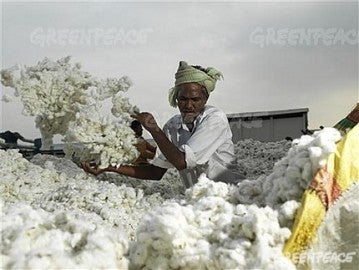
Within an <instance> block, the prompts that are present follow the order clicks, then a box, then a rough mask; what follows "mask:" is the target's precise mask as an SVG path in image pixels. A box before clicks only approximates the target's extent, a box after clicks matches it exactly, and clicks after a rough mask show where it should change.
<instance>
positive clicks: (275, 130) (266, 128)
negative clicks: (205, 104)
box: [227, 108, 309, 143]
mask: <svg viewBox="0 0 359 270" xmlns="http://www.w3.org/2000/svg"><path fill="white" fill-rule="evenodd" d="M308 111H309V109H308V108H300V109H290V110H278V111H262V112H246V113H234V114H227V118H228V121H229V125H230V127H231V129H232V133H233V142H234V143H236V142H237V141H239V140H244V139H249V138H251V139H254V140H257V141H261V142H270V141H279V140H283V139H285V138H286V137H287V138H288V137H290V138H293V139H295V138H299V137H300V136H301V135H303V133H305V132H306V131H308Z"/></svg>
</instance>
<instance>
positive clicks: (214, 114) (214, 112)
mask: <svg viewBox="0 0 359 270" xmlns="http://www.w3.org/2000/svg"><path fill="white" fill-rule="evenodd" d="M203 117H204V118H220V119H223V120H225V121H228V120H227V115H226V114H225V112H224V111H222V110H221V109H218V108H217V107H214V106H211V105H206V107H205V109H204V113H203Z"/></svg>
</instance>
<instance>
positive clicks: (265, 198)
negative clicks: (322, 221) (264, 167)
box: [237, 128, 341, 208]
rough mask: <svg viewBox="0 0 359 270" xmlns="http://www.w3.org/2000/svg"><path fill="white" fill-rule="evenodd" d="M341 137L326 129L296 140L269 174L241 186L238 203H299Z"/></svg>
mask: <svg viewBox="0 0 359 270" xmlns="http://www.w3.org/2000/svg"><path fill="white" fill-rule="evenodd" d="M340 138H341V136H340V133H339V131H338V130H336V129H334V128H324V129H323V130H321V131H317V132H315V133H314V134H313V135H312V136H309V135H305V136H302V137H301V138H300V139H295V140H294V141H293V142H292V147H291V148H290V149H289V151H288V153H287V155H286V156H285V157H284V158H282V159H281V160H280V161H278V162H277V163H275V165H274V168H273V172H272V173H271V174H270V175H268V176H260V177H258V178H257V179H253V180H248V179H247V180H244V181H242V182H241V183H239V186H238V196H237V198H238V199H239V202H240V203H246V204H253V203H255V204H258V205H269V206H271V207H273V208H275V207H276V205H281V204H283V203H285V202H287V201H290V200H295V201H300V199H301V196H302V194H303V192H304V190H305V189H307V188H308V187H309V185H310V184H311V181H312V180H313V176H314V174H315V172H316V171H317V170H318V168H321V167H323V166H325V164H326V159H327V157H328V156H329V155H330V153H333V152H334V151H335V148H336V145H335V143H336V142H338V141H339V140H340Z"/></svg>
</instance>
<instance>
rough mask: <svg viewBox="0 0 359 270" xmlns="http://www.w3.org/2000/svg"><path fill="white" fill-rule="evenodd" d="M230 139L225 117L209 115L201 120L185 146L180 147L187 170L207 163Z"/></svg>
mask: <svg viewBox="0 0 359 270" xmlns="http://www.w3.org/2000/svg"><path fill="white" fill-rule="evenodd" d="M231 138H232V132H231V130H230V127H229V124H228V120H227V118H226V117H225V115H224V116H223V115H218V114H216V115H211V116H208V117H206V118H204V119H203V121H202V122H201V123H200V124H199V125H198V126H197V127H196V130H195V132H194V133H193V135H192V136H191V138H190V139H189V140H188V141H187V143H186V144H184V145H182V146H181V147H180V150H181V151H184V152H185V156H186V163H187V168H193V167H195V166H197V165H202V164H205V163H206V162H208V160H209V159H210V157H211V156H212V155H213V153H214V152H215V151H216V150H217V149H218V148H219V147H220V146H221V145H222V144H224V143H225V142H226V141H227V140H229V139H231Z"/></svg>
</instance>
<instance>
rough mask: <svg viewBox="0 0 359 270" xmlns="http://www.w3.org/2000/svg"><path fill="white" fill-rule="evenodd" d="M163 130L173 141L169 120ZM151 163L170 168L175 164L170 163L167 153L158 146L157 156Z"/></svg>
mask: <svg viewBox="0 0 359 270" xmlns="http://www.w3.org/2000/svg"><path fill="white" fill-rule="evenodd" d="M162 130H163V132H164V133H165V135H166V137H167V138H168V139H169V140H170V141H171V142H172V140H171V134H170V129H169V122H167V123H166V124H165V125H164V127H163V129H162ZM150 163H151V164H152V165H155V166H157V167H161V168H164V169H170V168H174V166H173V165H172V163H170V162H169V161H168V160H167V158H166V157H165V155H164V154H163V153H162V152H161V150H160V148H159V147H157V148H156V155H155V157H154V158H153V159H152V160H151V161H150Z"/></svg>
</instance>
